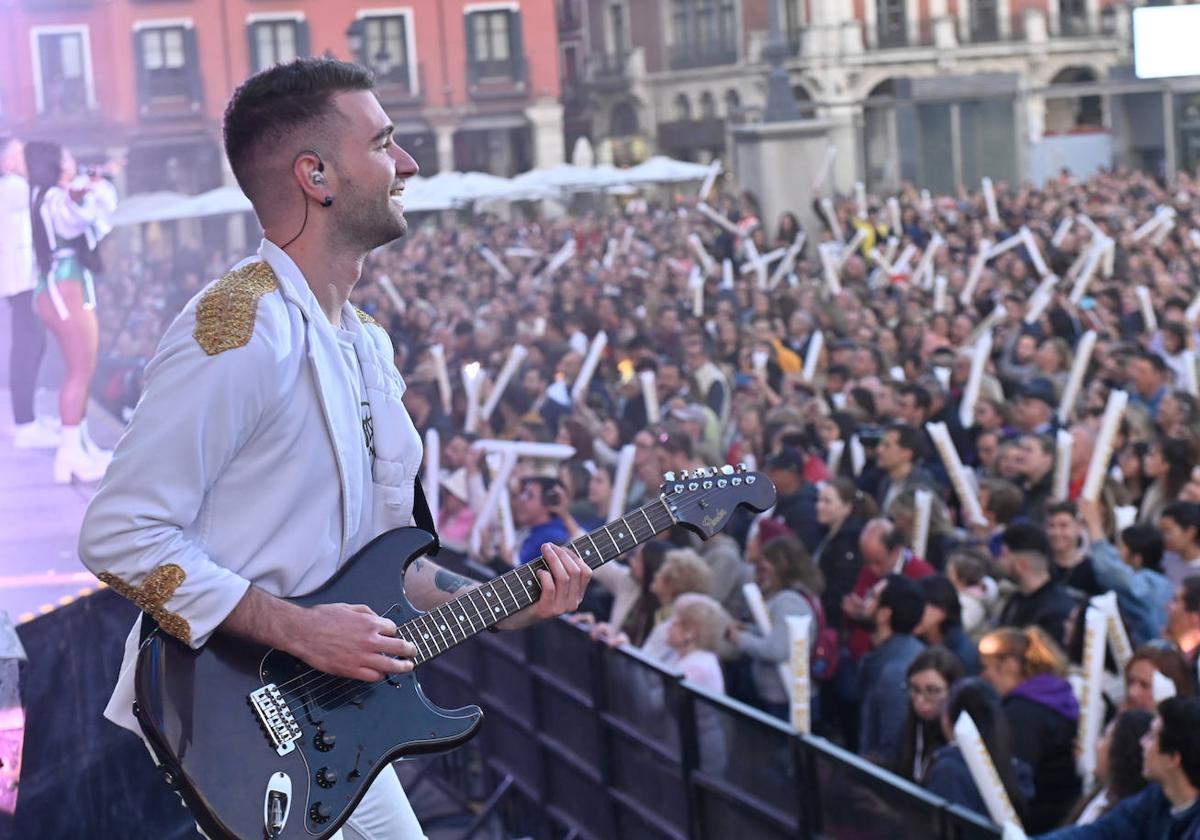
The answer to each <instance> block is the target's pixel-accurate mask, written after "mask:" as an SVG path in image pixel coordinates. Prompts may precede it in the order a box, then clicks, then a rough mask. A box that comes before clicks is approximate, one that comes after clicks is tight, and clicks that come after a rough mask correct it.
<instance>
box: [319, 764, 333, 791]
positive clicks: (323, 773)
mask: <svg viewBox="0 0 1200 840" xmlns="http://www.w3.org/2000/svg"><path fill="white" fill-rule="evenodd" d="M337 778H338V774H337V771H336V770H330V769H329V768H328V767H322V768H321V769H320V770H318V771H317V784H318V785H320V786H321V787H323V788H331V787H333V786H334V785H336V784H337Z"/></svg>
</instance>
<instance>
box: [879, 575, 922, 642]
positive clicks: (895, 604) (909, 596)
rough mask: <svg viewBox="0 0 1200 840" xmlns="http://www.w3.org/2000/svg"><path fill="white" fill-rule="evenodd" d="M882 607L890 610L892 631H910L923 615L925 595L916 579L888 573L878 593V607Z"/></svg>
mask: <svg viewBox="0 0 1200 840" xmlns="http://www.w3.org/2000/svg"><path fill="white" fill-rule="evenodd" d="M883 607H887V608H889V609H890V610H891V611H892V632H893V633H911V632H912V631H913V630H916V629H917V625H918V624H920V623H921V617H922V616H923V615H925V596H924V595H922V594H921V588H920V587H919V586H917V583H916V581H913V580H909V579H908V578H906V577H904V575H888V576H887V577H886V578H884V584H883V592H881V593H880V594H879V608H880V609H882V608H883Z"/></svg>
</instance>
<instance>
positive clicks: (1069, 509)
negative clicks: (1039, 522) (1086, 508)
mask: <svg viewBox="0 0 1200 840" xmlns="http://www.w3.org/2000/svg"><path fill="white" fill-rule="evenodd" d="M1063 513H1065V514H1066V515H1067V516H1069V517H1071V518H1072V519H1074V518H1075V517H1076V516H1077V515H1078V513H1079V509H1078V508H1077V507H1076V506H1075V503H1074V502H1070V501H1062V502H1052V503H1051V504H1048V505H1046V519H1047V520H1049V519H1050V517H1051V516H1058V515H1059V514H1063Z"/></svg>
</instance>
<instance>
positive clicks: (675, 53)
mask: <svg viewBox="0 0 1200 840" xmlns="http://www.w3.org/2000/svg"><path fill="white" fill-rule="evenodd" d="M737 58H738V51H737V44H736V43H734V42H733V41H727V42H723V43H717V44H686V43H684V44H672V45H671V69H672V70H690V69H693V68H696V67H719V66H721V65H723V64H736V63H737Z"/></svg>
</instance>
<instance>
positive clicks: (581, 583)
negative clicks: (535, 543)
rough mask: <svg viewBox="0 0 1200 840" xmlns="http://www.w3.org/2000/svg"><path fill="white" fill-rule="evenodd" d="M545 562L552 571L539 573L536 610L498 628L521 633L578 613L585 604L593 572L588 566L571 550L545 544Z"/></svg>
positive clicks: (534, 607) (520, 613)
mask: <svg viewBox="0 0 1200 840" xmlns="http://www.w3.org/2000/svg"><path fill="white" fill-rule="evenodd" d="M542 559H544V560H545V561H546V565H547V566H548V567H549V571H539V572H538V573H537V579H538V583H540V584H541V586H542V594H541V596H540V597H539V598H538V600H537V601H536V602H535V603H534V604H533V606H531V607H529V608H528V609H525V610H522V611H521V612H519V613H517V614H515V615H513V616H511V617H510V618H508V619H506V620H504V621H502V622H501V623H500V624H499V625H497V626H498V627H499V628H500V629H502V630H519V629H521V628H522V627H528V626H530V625H531V624H536V623H537V622H539V621H543V620H545V619H547V618H555V617H556V616H560V615H563V614H564V613H569V612H575V610H577V609H579V604H580V603H581V602H582V601H583V593H584V591H586V590H587V585H588V581H590V580H591V579H592V570H591V568H590V567H589V566H588V564H587V563H585V562H583V561H582V560H581V559H579V556H578V555H577V554H576V553H575V552H574V551H571V549H569V548H563V547H561V546H557V545H554V544H552V543H546V544H545V545H543V546H542Z"/></svg>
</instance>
